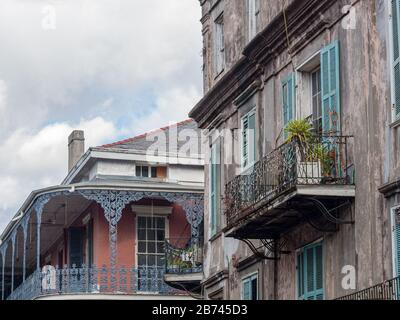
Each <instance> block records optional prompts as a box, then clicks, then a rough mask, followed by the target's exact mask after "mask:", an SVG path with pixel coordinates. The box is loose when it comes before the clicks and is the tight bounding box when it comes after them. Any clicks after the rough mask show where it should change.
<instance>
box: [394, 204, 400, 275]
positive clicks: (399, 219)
mask: <svg viewBox="0 0 400 320" xmlns="http://www.w3.org/2000/svg"><path fill="white" fill-rule="evenodd" d="M394 223H395V224H394V245H395V248H394V260H395V262H396V265H395V268H396V269H395V270H396V275H395V276H396V277H400V208H398V209H396V210H394Z"/></svg>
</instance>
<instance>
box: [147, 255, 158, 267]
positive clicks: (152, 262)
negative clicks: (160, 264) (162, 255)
mask: <svg viewBox="0 0 400 320" xmlns="http://www.w3.org/2000/svg"><path fill="white" fill-rule="evenodd" d="M147 265H148V266H155V265H156V256H155V255H148V256H147Z"/></svg>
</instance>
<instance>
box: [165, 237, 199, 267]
mask: <svg viewBox="0 0 400 320" xmlns="http://www.w3.org/2000/svg"><path fill="white" fill-rule="evenodd" d="M202 243H203V241H202V239H198V241H195V242H193V241H192V240H191V239H190V238H178V239H166V240H165V269H166V270H165V273H167V274H190V273H199V272H203V247H202Z"/></svg>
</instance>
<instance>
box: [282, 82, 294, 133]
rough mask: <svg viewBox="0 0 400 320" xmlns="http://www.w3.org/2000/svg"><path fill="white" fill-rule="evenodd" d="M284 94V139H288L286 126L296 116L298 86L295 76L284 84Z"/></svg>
mask: <svg viewBox="0 0 400 320" xmlns="http://www.w3.org/2000/svg"><path fill="white" fill-rule="evenodd" d="M282 92H283V130H284V137H285V139H286V138H287V133H286V130H285V129H286V126H287V125H288V123H289V122H290V121H292V120H293V119H294V118H295V115H296V85H295V77H294V74H291V75H289V77H287V78H286V80H284V81H283V82H282Z"/></svg>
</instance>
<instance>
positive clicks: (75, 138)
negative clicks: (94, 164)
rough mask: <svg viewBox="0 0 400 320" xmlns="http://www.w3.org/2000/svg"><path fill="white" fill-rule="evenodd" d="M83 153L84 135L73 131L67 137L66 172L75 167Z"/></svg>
mask: <svg viewBox="0 0 400 320" xmlns="http://www.w3.org/2000/svg"><path fill="white" fill-rule="evenodd" d="M84 153H85V133H84V132H83V131H82V130H74V131H72V133H71V134H70V135H69V137H68V172H70V171H71V169H72V168H73V167H74V166H75V165H76V163H77V162H78V160H79V159H80V158H81V157H82V156H83V154H84Z"/></svg>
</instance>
